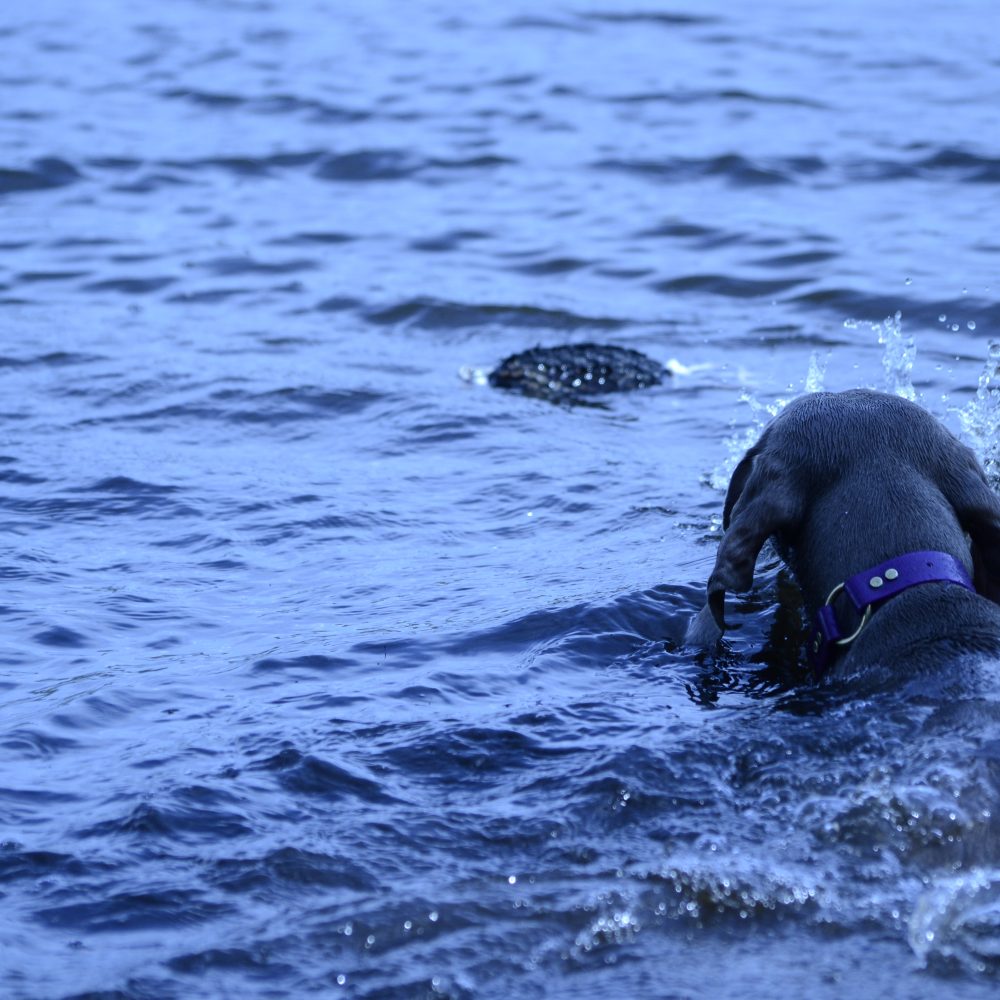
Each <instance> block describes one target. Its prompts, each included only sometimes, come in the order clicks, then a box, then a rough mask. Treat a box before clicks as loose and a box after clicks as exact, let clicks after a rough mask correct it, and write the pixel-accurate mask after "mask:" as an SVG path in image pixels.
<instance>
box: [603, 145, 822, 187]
mask: <svg viewBox="0 0 1000 1000" xmlns="http://www.w3.org/2000/svg"><path fill="white" fill-rule="evenodd" d="M591 167H592V168H593V169H595V170H614V171H622V172H625V173H631V174H638V175H639V176H643V177H650V178H653V179H657V180H665V181H673V182H680V181H693V180H704V179H705V178H709V177H720V178H722V179H723V180H725V181H727V182H728V183H730V184H732V185H733V186H735V187H758V186H761V185H769V184H792V183H795V181H796V180H797V179H798V178H799V177H806V176H811V175H813V174H816V173H819V172H820V171H822V170H825V169H826V168H827V165H826V164H825V163H824V161H823V160H821V159H820V158H819V157H816V156H792V157H779V158H774V159H770V160H765V161H761V162H754V161H752V160H748V159H747V158H746V157H744V156H740V155H738V154H736V153H730V154H726V155H723V156H714V157H709V158H707V159H687V158H684V157H670V158H667V159H664V160H618V159H608V160H598V161H597V162H596V163H593V164H591Z"/></svg>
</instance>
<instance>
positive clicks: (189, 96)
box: [162, 87, 372, 124]
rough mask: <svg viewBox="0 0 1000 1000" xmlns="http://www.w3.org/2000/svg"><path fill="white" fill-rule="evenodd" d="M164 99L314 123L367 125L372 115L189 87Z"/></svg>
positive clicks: (291, 98)
mask: <svg viewBox="0 0 1000 1000" xmlns="http://www.w3.org/2000/svg"><path fill="white" fill-rule="evenodd" d="M162 96H163V97H165V98H167V99H168V100H180V101H186V102H188V103H189V104H195V105H198V106H201V107H206V108H210V109H212V110H216V109H218V110H227V109H230V108H241V109H246V110H248V111H250V112H252V113H255V114H262V115H294V114H300V113H304V114H306V115H308V116H309V118H310V120H312V121H321V122H328V123H337V122H340V123H344V124H354V123H357V122H363V121H367V120H368V119H370V118H371V117H372V112H370V111H362V110H360V109H358V108H344V107H341V106H339V105H336V104H329V103H328V102H326V101H321V100H317V99H315V98H308V97H297V96H296V95H294V94H281V93H279V94H264V95H260V96H253V97H247V96H244V95H240V94H227V93H223V92H220V91H208V90H197V89H192V88H189V87H175V88H172V89H170V90H165V91H163V93H162Z"/></svg>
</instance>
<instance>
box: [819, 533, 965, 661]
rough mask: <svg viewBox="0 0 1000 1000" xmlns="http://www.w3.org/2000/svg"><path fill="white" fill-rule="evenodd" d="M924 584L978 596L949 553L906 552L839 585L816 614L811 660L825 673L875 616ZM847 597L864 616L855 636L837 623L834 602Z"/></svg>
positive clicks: (962, 568)
mask: <svg viewBox="0 0 1000 1000" xmlns="http://www.w3.org/2000/svg"><path fill="white" fill-rule="evenodd" d="M921 583H957V584H958V585H959V586H960V587H965V589H966V590H971V591H972V592H973V593H975V590H976V588H975V587H974V586H973V584H972V580H971V579H970V577H969V574H968V571H967V570H966V568H965V567H964V566H963V565H962V564H961V563H960V562H959V561H958V560H957V559H956V558H955V557H954V556H952V555H949V554H948V553H947V552H907V553H906V554H905V555H901V556H896V557H895V558H894V559H888V560H886V561H885V562H884V563H880V564H879V565H878V566H873V567H872V568H871V569H866V570H863V571H862V572H861V573H855V575H854V576H851V577H848V578H847V579H846V580H845V581H844V582H843V583H838V584H837V586H836V587H834V588H833V590H831V591H830V596H829V597H828V598H827V599H826V603H825V604H824V605H823V606H822V607H821V608H820V609H819V611H817V612H816V627H815V629H814V630H813V632H812V635H811V636H810V637H809V658H810V659H811V660H812V664H813V667H814V668H815V669H816V671H817V672H818V673H822V672H823V671H824V670H825V669H826V668H827V666H829V663H830V660H831V659H832V658H833V656H834V654H835V653H836V651H837V647H838V646H840V647H843V646H849V645H850V644H851V643H852V642H854V640H855V639H857V637H858V636H859V635H860V634H861V632H862V630H863V629H864V627H865V626H866V625H867V624H868V622H869V620H870V619H871V616H872V614H873V613H874V612H875V611H877V610H878V609H879V608H880V607H881V606H882V605H883V604H885V603H886V601H888V600H891V599H892V598H893V597H897V596H898V595H899V594H901V593H903V591H904V590H909V589H910V588H911V587H916V586H918V585H919V584H921ZM841 593H844V594H846V595H847V598H848V599H849V600H850V602H851V604H852V605H853V606H854V610H855V611H856V612H857V613H858V614H859V615H860V616H861V620H860V622H859V623H858V625H857V626H856V627H855V629H854V631H853V632H850V633H849V634H848V633H845V632H844V631H843V630H842V629H841V628H840V624H839V623H838V622H837V616H836V613H835V612H834V609H833V602H834V601H835V600H836V599H837V597H838V596H839V595H840V594H841Z"/></svg>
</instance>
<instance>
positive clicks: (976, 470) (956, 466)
mask: <svg viewBox="0 0 1000 1000" xmlns="http://www.w3.org/2000/svg"><path fill="white" fill-rule="evenodd" d="M940 485H941V489H942V492H943V493H944V495H945V497H946V498H947V500H948V502H949V503H950V504H951V506H952V507H953V508H954V510H955V514H956V515H957V517H958V523H959V524H960V525H961V526H962V530H963V531H964V532H965V533H966V534H967V535H968V536H969V538H970V539H971V541H972V563H973V583H974V584H975V585H976V590H977V591H979V593H980V594H982V595H983V596H984V597H988V598H989V599H990V600H991V601H993V602H994V603H996V604H1000V497H998V496H997V494H996V493H994V492H993V490H992V489H991V488H990V485H989V483H987V481H986V477H985V476H984V475H983V471H982V469H981V468H980V466H979V462H978V461H976V457H975V455H973V453H972V452H971V451H970V450H969V449H968V448H966V447H964V446H961V445H960V446H958V447H957V448H956V449H955V453H954V455H952V456H949V460H948V462H947V465H946V468H945V471H944V475H943V477H942V482H941V484H940Z"/></svg>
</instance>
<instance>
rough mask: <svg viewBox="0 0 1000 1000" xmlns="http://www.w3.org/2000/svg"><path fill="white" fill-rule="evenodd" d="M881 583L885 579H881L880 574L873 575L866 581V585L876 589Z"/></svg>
mask: <svg viewBox="0 0 1000 1000" xmlns="http://www.w3.org/2000/svg"><path fill="white" fill-rule="evenodd" d="M883 583H885V580H883V579H882V577H880V576H873V577H872V578H871V579H870V580H869V581H868V586H869V587H871V588H872V590H878V588H879V587H881V586H882V584H883Z"/></svg>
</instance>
